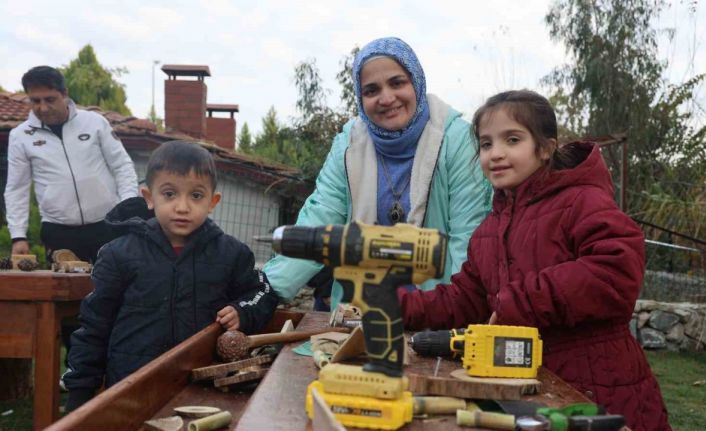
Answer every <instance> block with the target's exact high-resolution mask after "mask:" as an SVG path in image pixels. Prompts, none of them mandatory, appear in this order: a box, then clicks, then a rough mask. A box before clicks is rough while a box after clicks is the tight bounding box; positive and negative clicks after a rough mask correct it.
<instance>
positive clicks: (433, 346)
mask: <svg viewBox="0 0 706 431" xmlns="http://www.w3.org/2000/svg"><path fill="white" fill-rule="evenodd" d="M454 332H457V333H456V334H454ZM459 334H463V330H459V331H450V330H449V331H423V332H417V333H416V334H414V335H412V337H411V338H410V339H409V345H410V347H412V350H414V351H415V352H417V354H418V355H421V356H454V355H455V354H456V353H457V352H458V351H463V344H461V345H460V346H458V347H456V346H454V350H452V348H451V339H452V338H453V337H454V336H456V335H459Z"/></svg>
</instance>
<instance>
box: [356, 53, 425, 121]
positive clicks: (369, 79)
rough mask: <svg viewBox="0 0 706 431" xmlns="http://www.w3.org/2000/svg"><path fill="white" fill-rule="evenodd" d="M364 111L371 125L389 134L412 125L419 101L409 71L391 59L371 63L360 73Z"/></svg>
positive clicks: (380, 59)
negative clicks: (387, 131)
mask: <svg viewBox="0 0 706 431" xmlns="http://www.w3.org/2000/svg"><path fill="white" fill-rule="evenodd" d="M360 88H361V98H362V104H363V110H364V111H365V115H367V116H368V118H369V119H370V121H372V122H373V123H375V125H377V126H378V127H381V128H383V129H386V130H390V131H397V130H402V129H404V128H405V127H407V126H408V125H409V122H410V121H411V120H412V117H414V113H415V111H416V110H417V98H416V94H415V93H414V87H413V86H412V79H411V78H410V76H409V74H408V73H407V71H406V70H405V69H404V68H403V67H402V66H400V64H399V63H397V62H396V61H395V60H393V59H391V58H389V57H379V58H375V59H372V60H370V61H368V62H367V63H366V64H365V66H363V68H362V69H361V71H360Z"/></svg>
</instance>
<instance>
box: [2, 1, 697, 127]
mask: <svg viewBox="0 0 706 431" xmlns="http://www.w3.org/2000/svg"><path fill="white" fill-rule="evenodd" d="M685 3H686V4H685ZM692 3H694V2H685V1H684V0H679V1H676V2H675V6H674V7H672V8H670V9H667V10H665V11H664V12H663V13H662V15H660V18H659V23H658V25H659V27H660V28H675V29H676V36H675V37H674V38H673V40H671V41H669V40H668V38H667V34H668V33H667V32H666V31H665V32H661V34H662V37H661V41H662V42H661V44H660V55H661V56H662V58H664V59H669V61H670V64H671V66H670V68H669V69H668V71H667V74H666V78H667V79H669V80H670V81H672V82H683V81H684V80H685V79H688V78H690V77H691V76H693V75H694V74H696V73H704V72H706V46H704V42H706V38H704V37H705V36H706V25H704V24H706V13H705V12H704V5H702V4H699V3H702V2H695V3H696V6H695V7H696V11H695V12H694V13H691V14H689V13H687V11H686V9H687V7H688V4H692ZM550 5H551V1H550V0H494V1H489V2H476V1H469V0H460V1H450V0H449V1H444V0H440V1H439V0H438V1H435V2H429V1H416V0H415V1H394V0H393V1H387V0H379V1H339V0H312V1H309V0H301V1H296V2H287V1H272V0H256V1H235V0H233V1H228V0H208V1H185V0H181V1H180V0H170V1H165V0H151V1H149V2H147V1H143V0H122V1H103V0H93V1H91V2H87V1H73V0H65V1H59V2H57V1H46V0H44V1H40V0H23V1H11V0H4V1H2V2H0V16H1V17H3V25H2V26H0V59H2V62H1V63H0V86H2V87H4V88H5V89H6V90H9V91H17V90H20V89H21V84H20V80H21V77H22V74H23V73H24V72H25V71H27V70H28V69H29V68H31V67H33V66H36V65H40V64H47V65H51V66H55V67H56V66H63V65H66V64H68V63H69V62H70V61H71V60H72V59H74V58H76V56H77V55H78V51H79V50H80V49H81V48H82V47H83V46H84V45H86V44H88V43H90V44H91V45H93V48H94V50H95V52H96V55H97V57H98V60H99V61H100V62H101V63H102V64H103V65H104V66H105V67H109V68H116V67H125V68H127V70H128V73H127V74H125V75H123V76H121V77H119V78H118V81H119V82H121V83H122V84H124V85H125V88H126V92H127V105H128V107H129V108H130V109H131V111H132V113H133V115H134V116H136V117H141V118H145V117H147V115H148V113H149V110H150V106H151V104H152V88H153V87H152V76H153V72H154V78H155V85H154V93H155V98H154V103H155V106H156V109H157V114H158V116H160V117H163V115H164V79H165V78H166V75H165V74H164V73H163V72H162V71H161V70H160V67H161V65H163V64H199V65H208V66H209V67H210V70H211V75H212V76H211V77H208V78H206V81H205V82H206V84H207V86H208V103H225V104H238V105H240V113H238V114H236V121H237V123H238V126H237V127H238V131H240V127H241V126H242V124H243V123H244V122H247V123H248V127H249V128H250V130H251V132H255V133H257V132H258V131H259V130H260V129H261V121H262V117H264V115H265V113H266V112H267V110H268V109H269V108H270V107H271V106H274V108H275V110H276V111H277V116H278V119H279V120H280V121H281V122H283V123H286V122H288V121H289V120H290V119H291V118H293V117H294V116H296V114H297V112H296V107H295V103H296V99H297V93H296V88H295V87H294V81H293V75H294V68H295V66H296V65H297V64H298V63H300V62H301V61H305V60H308V59H312V58H313V59H316V65H317V66H318V68H319V71H320V75H321V77H322V78H323V85H324V87H325V88H327V89H329V90H330V94H329V96H328V103H329V105H330V106H338V105H339V103H340V98H339V85H338V83H337V81H336V79H335V77H336V73H337V72H338V71H340V70H341V65H340V62H341V60H342V59H343V57H344V56H345V55H346V54H348V53H349V52H350V51H351V49H352V48H353V47H354V46H359V47H362V46H363V45H365V44H366V43H367V42H369V41H371V40H373V39H375V38H378V37H383V36H397V37H400V38H402V39H403V40H405V41H406V42H407V43H408V44H409V45H410V46H412V48H413V49H414V50H415V52H416V53H417V56H418V57H419V60H420V62H421V64H422V66H423V68H424V71H425V74H426V78H427V90H428V92H430V93H434V94H436V95H438V96H440V97H441V98H442V99H444V100H445V101H446V102H448V103H449V104H451V105H452V106H453V107H455V108H456V109H457V110H459V111H461V112H463V113H464V114H465V115H466V116H468V117H470V116H472V114H473V112H474V111H475V109H476V108H477V107H478V106H480V105H481V104H482V103H483V101H484V100H485V99H486V98H487V97H489V96H492V95H493V94H495V93H497V92H499V91H503V90H507V89H513V88H530V89H535V90H538V91H540V92H541V91H542V90H546V89H543V88H542V87H541V86H540V80H541V78H542V77H543V76H545V75H546V74H548V73H549V72H550V71H551V70H552V69H553V68H555V67H557V66H560V65H562V64H565V63H566V62H567V61H568V58H567V54H566V52H565V49H564V47H563V45H561V44H560V43H557V42H553V41H551V40H550V37H549V31H548V28H547V27H546V25H545V24H544V16H545V15H546V13H547V11H548V10H549V8H550ZM155 61H159V62H160V64H159V65H157V66H154V62H155ZM702 87H703V86H702ZM702 87H700V88H699V94H700V95H701V94H703V93H705V92H706V91H705V90H704V89H703V88H702ZM700 99H703V97H701V96H700ZM701 114H702V115H703V111H702V112H701ZM221 115H223V114H221Z"/></svg>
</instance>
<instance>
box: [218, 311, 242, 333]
mask: <svg viewBox="0 0 706 431" xmlns="http://www.w3.org/2000/svg"><path fill="white" fill-rule="evenodd" d="M216 322H218V323H220V324H221V326H222V327H223V328H224V329H225V330H226V331H234V330H236V329H238V327H240V316H238V312H237V311H235V308H233V306H232V305H228V306H226V307H223V309H221V310H220V311H219V312H218V313H217V314H216Z"/></svg>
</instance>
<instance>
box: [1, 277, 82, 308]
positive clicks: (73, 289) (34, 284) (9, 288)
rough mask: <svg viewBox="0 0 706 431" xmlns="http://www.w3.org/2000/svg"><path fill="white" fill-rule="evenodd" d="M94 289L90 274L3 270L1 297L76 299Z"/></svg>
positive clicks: (19, 299)
mask: <svg viewBox="0 0 706 431" xmlns="http://www.w3.org/2000/svg"><path fill="white" fill-rule="evenodd" d="M92 290H93V285H92V284H91V276H90V274H64V273H56V272H52V271H43V270H40V271H31V272H24V271H14V270H13V271H2V272H0V300H3V301H75V300H81V299H83V298H84V297H85V296H86V295H88V294H89V293H91V291H92Z"/></svg>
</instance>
